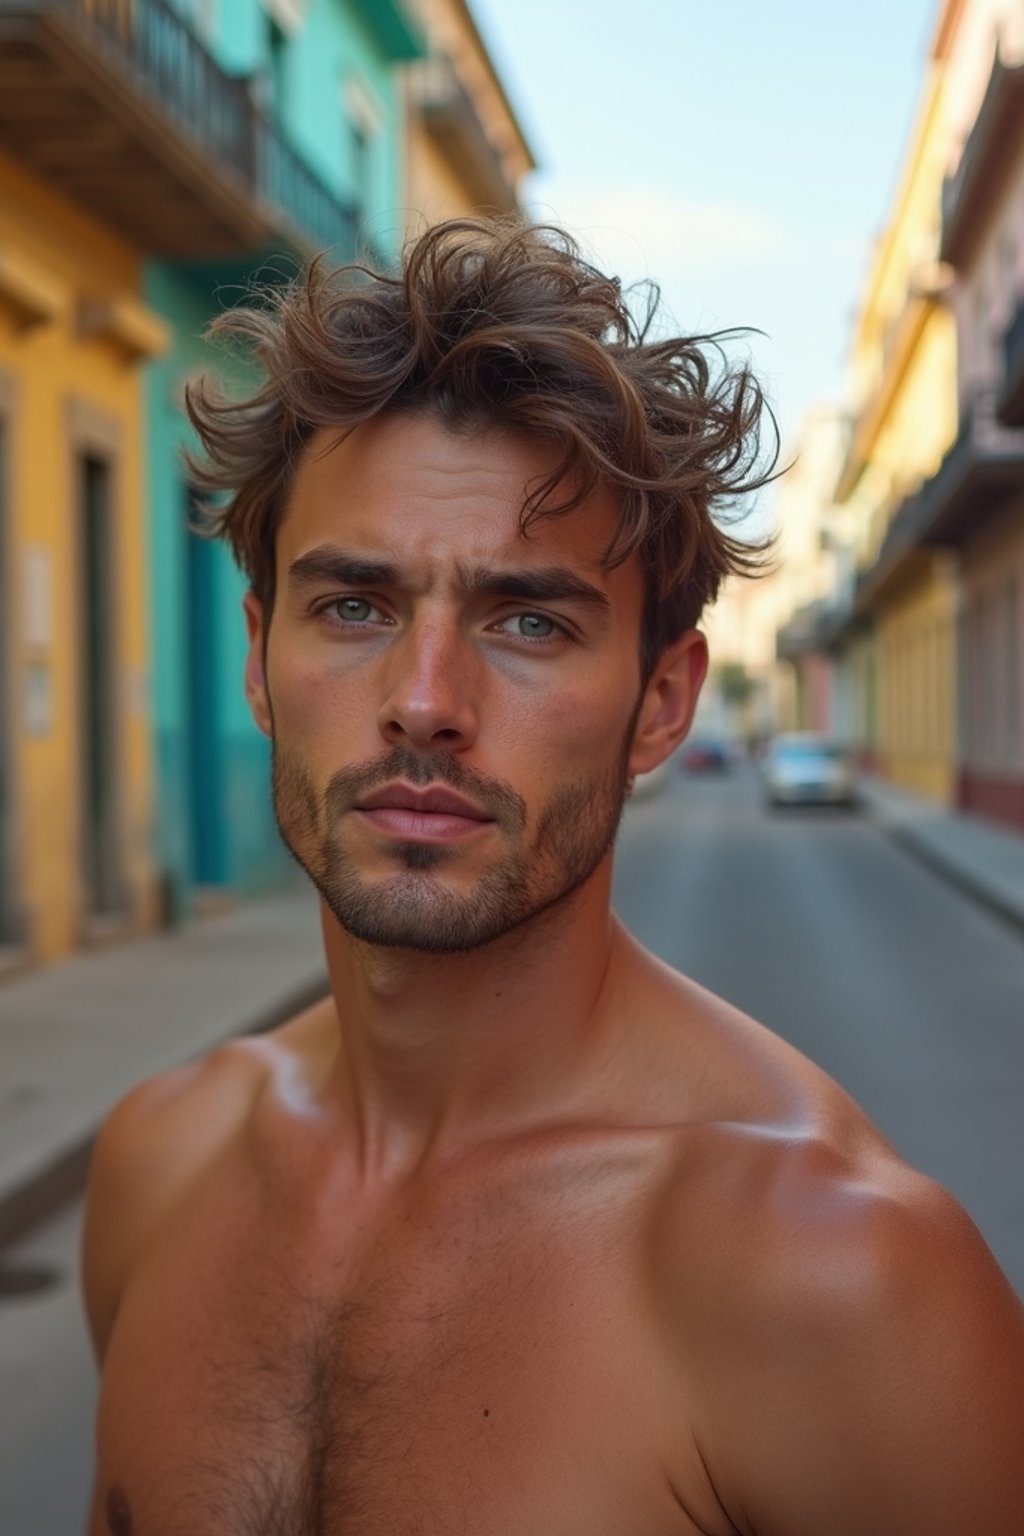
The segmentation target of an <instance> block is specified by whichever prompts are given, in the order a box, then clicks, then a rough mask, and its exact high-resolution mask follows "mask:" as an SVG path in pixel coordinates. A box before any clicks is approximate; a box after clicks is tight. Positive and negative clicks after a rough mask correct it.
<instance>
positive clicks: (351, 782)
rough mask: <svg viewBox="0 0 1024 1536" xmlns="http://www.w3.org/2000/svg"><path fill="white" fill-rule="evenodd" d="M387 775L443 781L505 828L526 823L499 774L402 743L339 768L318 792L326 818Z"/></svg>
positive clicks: (423, 784) (521, 804)
mask: <svg viewBox="0 0 1024 1536" xmlns="http://www.w3.org/2000/svg"><path fill="white" fill-rule="evenodd" d="M393 779H404V780H405V781H406V783H408V784H412V785H413V786H414V787H415V788H416V789H426V788H427V786H428V785H430V784H444V785H446V786H447V788H449V789H454V790H456V791H457V792H458V793H459V794H462V795H465V797H466V799H467V800H472V801H473V802H474V804H476V805H478V806H479V807H480V808H481V810H483V811H485V812H486V813H487V815H488V816H491V817H493V818H494V820H495V821H496V822H497V823H498V824H499V826H502V827H504V828H506V829H507V830H508V831H512V832H518V831H521V830H522V828H523V827H524V826H525V825H526V814H527V812H526V801H525V800H524V799H523V798H522V796H521V795H517V794H516V792H515V790H514V789H511V788H510V787H509V786H508V785H507V784H503V783H502V782H501V781H500V779H491V778H488V777H487V776H486V775H485V774H482V773H479V772H477V770H476V769H475V768H469V767H467V765H466V764H465V763H460V762H459V761H458V760H457V759H456V758H454V757H448V756H433V757H430V756H424V755H423V754H421V753H419V752H414V751H413V750H412V749H411V748H410V747H403V746H397V747H393V748H392V749H391V751H390V752H388V753H387V754H386V756H384V757H379V758H375V759H374V761H373V762H372V763H363V764H360V765H359V766H357V767H352V768H340V769H339V770H338V772H337V773H336V774H334V775H333V776H332V777H331V780H330V782H329V783H328V785H327V789H326V792H325V795H324V803H325V805H326V808H327V814H328V817H329V819H330V820H331V821H333V820H334V819H335V818H336V817H338V816H340V815H341V814H342V813H343V812H344V811H349V810H351V809H352V806H353V805H354V803H355V801H356V800H357V799H358V798H359V797H360V796H361V795H365V794H368V793H369V791H370V790H372V789H376V788H377V787H378V785H381V784H389V783H390V782H391V781H392V780H393Z"/></svg>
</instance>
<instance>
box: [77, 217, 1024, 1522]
mask: <svg viewBox="0 0 1024 1536" xmlns="http://www.w3.org/2000/svg"><path fill="white" fill-rule="evenodd" d="M221 329H223V330H230V331H232V332H233V333H234V334H235V335H236V336H237V335H239V334H241V335H242V336H246V337H248V338H249V339H250V340H251V341H253V342H255V343H256V345H257V347H258V350H259V353H260V357H261V359H262V362H263V365H264V367H265V370H266V384H265V387H264V388H263V390H262V392H261V393H260V394H259V395H258V396H256V397H255V398H254V399H253V400H250V401H248V402H244V403H243V404H241V405H235V406H232V405H231V404H230V403H229V402H227V401H224V400H223V399H220V398H219V397H218V396H216V394H215V393H213V392H212V391H211V390H208V389H205V388H203V389H201V390H200V391H199V393H198V394H197V395H195V396H194V398H193V401H192V410H193V415H194V420H195V421H196V424H197V426H198V428H199V430H200V434H201V436H202V438H203V441H204V446H205V449H206V453H207V454H208V456H209V463H210V466H211V467H210V469H209V472H208V477H207V478H208V483H210V484H211V485H220V486H222V487H229V486H230V487H231V488H232V489H233V492H234V494H233V496H232V498H231V500H230V501H229V503H228V504H227V505H226V506H224V507H222V509H221V511H220V512H219V513H218V514H217V517H218V518H219V523H220V531H221V532H223V533H224V534H225V535H226V536H227V537H229V538H230V539H231V540H232V543H233V545H234V548H235V551H236V553H237V554H238V556H239V558H240V559H241V560H242V562H243V564H244V566H245V568H246V570H247V572H248V574H249V577H250V580H251V583H252V590H251V592H250V593H249V595H248V596H247V598H246V601H245V611H246V617H247V622H248V632H249V636H250V640H251V649H250V653H249V658H248V664H247V670H246V690H247V694H248V699H249V702H250V705H251V708H252V711H253V715H254V717H255V719H256V722H257V723H258V725H259V726H260V728H261V729H262V730H263V731H265V732H266V734H267V735H268V736H269V737H270V738H271V740H272V742H273V752H274V798H275V807H276V813H277V817H278V821H279V824H280V828H281V833H282V836H283V837H284V839H285V841H286V843H287V844H288V846H289V848H290V849H291V851H292V853H293V854H294V856H295V858H296V859H297V860H298V862H299V863H300V864H301V865H302V867H303V868H304V869H305V870H306V871H307V873H308V874H309V876H310V878H311V879H312V881H313V882H314V883H315V885H316V887H317V889H318V890H319V893H320V896H321V911H322V921H323V937H324V946H325V952H326V959H327V965H328V969H329V973H330V983H331V988H330V995H329V997H327V998H325V999H324V1001H323V1002H322V1003H321V1004H319V1005H317V1006H315V1007H314V1008H312V1009H311V1010H309V1011H308V1012H306V1013H304V1014H302V1015H301V1016H300V1017H298V1018H295V1019H293V1020H292V1021H291V1022H290V1023H288V1024H286V1025H285V1026H284V1027H282V1028H280V1029H278V1030H276V1031H274V1032H273V1033H272V1034H270V1035H268V1036H266V1037H263V1038H259V1039H245V1040H238V1041H236V1042H234V1043H233V1044H230V1045H228V1046H225V1047H224V1048H223V1049H221V1050H218V1051H216V1052H215V1053H214V1054H213V1055H212V1056H210V1057H209V1058H208V1059H206V1060H204V1061H202V1062H200V1063H198V1064H195V1065H192V1066H188V1067H186V1068H184V1069H183V1070H181V1071H177V1072H172V1073H170V1074H166V1075H163V1076H161V1077H159V1078H157V1079H155V1080H153V1081H150V1082H147V1083H145V1084H143V1085H142V1086H141V1087H139V1088H138V1089H136V1090H135V1091H134V1092H133V1093H132V1094H131V1095H129V1097H128V1098H127V1099H125V1100H124V1101H123V1102H122V1103H121V1104H120V1105H119V1106H118V1107H117V1108H116V1109H115V1110H114V1112H113V1113H112V1115H111V1116H110V1118H109V1120H108V1122H107V1124H106V1126H105V1128H104V1130H103V1132H102V1135H101V1137H100V1141H99V1144H98V1147H97V1151H96V1156H95V1161H94V1167H93V1173H92V1182H91V1190H90V1197H89V1210H88V1222H87V1236H86V1247H85V1289H86V1296H87V1302H88V1310H89V1316H90V1320H91V1326H92V1329H93V1333H94V1338H95V1344H96V1349H97V1352H98V1355H99V1357H100V1359H101V1360H102V1361H103V1365H104V1380H103V1389H102V1397H101V1405H100V1413H99V1465H98V1474H97V1483H96V1493H95V1501H94V1506H93V1511H92V1515H91V1525H90V1533H91V1536H449V1533H451V1536H693V1533H697V1532H703V1533H706V1536H726V1533H735V1532H742V1533H747V1536H750V1533H758V1536H968V1533H970V1536H974V1533H977V1536H982V1533H984V1536H1020V1533H1021V1532H1022V1531H1024V1454H1022V1448H1024V1326H1022V1313H1021V1308H1020V1306H1019V1304H1018V1302H1017V1300H1016V1299H1015V1297H1014V1295H1013V1293H1012V1291H1011V1289H1010V1287H1009V1285H1008V1284H1007V1282H1006V1280H1005V1279H1004V1277H1003V1276H1002V1274H1001V1273H1000V1271H999V1269H998V1267H997V1266H996V1264H995V1262H994V1260H993V1259H992V1257H991V1255H990V1253H989V1252H988V1250H987V1248H986V1247H985V1245H984V1243H983V1242H982V1240H981V1238H980V1237H979V1235H978V1233H977V1231H976V1230H975V1228H974V1227H973V1225H972V1224H971V1222H970V1220H969V1219H968V1218H967V1216H966V1215H965V1214H964V1212H963V1211H962V1210H961V1209H960V1208H959V1206H957V1205H956V1203H955V1202H954V1201H953V1200H952V1199H951V1198H950V1197H949V1196H948V1195H947V1194H946V1193H945V1192H944V1191H943V1190H942V1189H940V1188H938V1187H936V1185H934V1184H933V1183H932V1182H930V1181H929V1180H928V1179H926V1178H924V1177H922V1176H920V1175H919V1174H917V1173H915V1172H913V1171H912V1170H911V1169H909V1168H908V1167H906V1166H905V1165H904V1164H903V1163H902V1162H901V1161H900V1160H899V1159H898V1158H897V1157H896V1156H895V1155H894V1154H893V1152H892V1150H891V1149H890V1148H889V1147H888V1146H887V1145H886V1144H885V1143H884V1142H883V1141H882V1139H881V1137H880V1136H879V1135H878V1133H877V1132H876V1131H875V1130H874V1129H873V1127H872V1126H871V1125H870V1124H869V1123H868V1122H867V1121H866V1119H865V1117H864V1115H863V1114H862V1113H861V1112H860V1111H859V1110H858V1109H857V1108H856V1106H855V1105H854V1104H852V1103H851V1102H850V1100H849V1099H848V1098H847V1097H846V1095H845V1094H844V1093H843V1092H842V1091H841V1090H840V1089H839V1088H838V1087H837V1086H836V1084H835V1083H834V1082H832V1081H831V1080H830V1079H829V1078H827V1077H826V1076H824V1075H823V1073H821V1072H820V1071H819V1070H818V1069H817V1068H816V1067H815V1066H813V1065H812V1064H811V1063H810V1062H809V1061H807V1060H806V1059H805V1058H804V1057H802V1056H801V1055H800V1054H799V1053H797V1052H796V1051H795V1050H792V1049H790V1047H789V1046H787V1045H785V1044H784V1043H783V1042H782V1041H781V1040H779V1039H778V1038H776V1037H775V1036H774V1035H772V1034H771V1033H769V1032H768V1031H766V1030H765V1029H764V1028H763V1027H761V1026H760V1025H758V1024H757V1023H755V1022H753V1021H752V1020H751V1019H749V1018H746V1017H744V1016H742V1015H741V1014H739V1013H738V1012H737V1011H736V1010H735V1009H734V1008H731V1007H729V1006H728V1005H727V1004H726V1003H724V1002H723V1001H721V1000H720V999H719V998H716V997H714V996H711V995H709V994H708V993H707V992H705V991H703V990H702V989H701V988H700V987H698V986H696V985H695V984H694V983H693V982H691V981H688V980H687V979H686V978H685V977H683V976H680V975H678V974H676V973H675V972H673V971H671V970H669V969H668V968H667V967H666V966H664V965H662V964H660V963H659V962H658V961H656V960H655V959H654V958H653V957H652V956H651V955H649V954H648V953H646V952H645V951H644V950H643V949H642V948H641V947H640V946H639V945H638V944H637V943H636V942H635V941H634V940H633V939H631V938H630V936H629V935H628V934H627V933H626V932H625V931H624V930H623V929H622V927H621V926H620V925H619V924H618V923H617V922H616V920H615V919H614V917H613V916H612V915H611V914H610V910H609V886H610V880H611V847H612V842H613V839H614V834H615V829H616V826H617V823H618V820H619V815H620V811H621V807H622V802H623V798H624V795H625V794H626V793H627V792H628V787H629V782H630V780H631V778H632V776H633V775H635V774H638V773H642V772H644V771H646V770H648V769H651V768H653V767H654V766H655V765H656V764H658V763H660V762H662V761H663V760H664V759H665V758H666V757H667V756H668V754H669V753H670V752H672V750H673V749H674V748H675V747H676V746H678V744H679V743H680V742H681V741H682V739H683V738H684V736H685V734H686V731H687V729H688V727H689V724H690V721H691V718H692V714H693V709H694V704H695V702H696V699H697V695H698V692H699V690H700V687H701V683H702V681H703V678H704V673H705V668H706V649H705V642H704V639H703V637H702V635H701V634H700V633H699V632H698V630H697V629H696V627H695V626H696V622H697V619H698V616H699V614H700V611H701V608H702V606H703V605H704V604H705V603H706V602H707V601H709V600H710V599H711V598H712V597H713V596H714V592H715V590H716V588H717V585H718V582H719V580H720V578H721V576H722V574H723V573H724V572H726V571H727V570H730V569H733V570H734V569H737V568H741V567H742V566H743V564H744V561H745V560H746V562H747V564H748V565H749V564H750V563H751V560H752V559H753V558H754V556H751V555H750V554H749V552H748V554H747V555H744V552H743V548H742V546H740V545H739V544H738V543H737V542H735V541H733V540H731V539H730V538H728V537H726V535H725V534H724V533H723V532H722V530H721V527H720V526H717V527H716V525H715V524H714V523H712V521H711V518H710V511H711V509H712V507H714V506H717V505H718V504H720V503H721V501H722V499H723V497H725V496H727V495H728V494H730V493H735V492H737V491H738V490H739V489H740V488H741V487H742V485H743V484H744V483H748V484H749V483H750V482H751V480H754V479H756V474H755V471H754V469H753V468H752V467H751V465H752V461H751V451H750V450H751V444H752V442H753V439H754V435H755V433H756V427H757V419H758V416H759V413H760V406H761V402H760V397H759V396H758V394H757V390H756V386H755V385H754V384H753V383H752V381H751V380H750V378H749V377H748V376H747V375H746V374H745V373H744V372H743V371H742V370H741V371H740V372H739V373H738V374H733V375H732V376H731V377H728V376H726V377H724V378H723V377H722V376H721V375H717V376H716V377H717V378H718V382H717V383H716V382H715V379H714V378H712V377H709V374H708V372H707V369H706V367H705V357H706V355H707V352H708V347H707V344H706V343H704V344H700V343H697V342H693V341H683V340H675V341H663V342H660V343H653V342H649V341H646V340H645V339H644V335H643V332H642V329H641V330H640V331H638V330H637V329H636V327H635V326H634V325H633V324H632V323H631V322H629V321H628V320H627V317H626V313H625V311H624V309H623V301H622V299H621V296H620V294H619V292H618V289H617V286H616V285H615V284H613V283H611V282H609V281H608V280H607V279H604V278H602V277H601V276H600V275H599V274H598V273H595V272H594V271H592V270H591V269H589V268H588V267H586V266H585V265H584V264H583V263H582V262H581V261H580V260H579V258H578V256H577V255H576V253H575V252H574V250H573V248H572V246H571V243H569V242H568V241H567V240H565V239H563V238H561V237H559V236H558V235H557V234H555V233H552V232H550V231H549V232H547V233H546V234H541V233H538V232H536V231H531V230H525V231H524V230H521V229H520V230H517V229H515V228H510V227H508V226H497V227H490V226H485V225H482V226H474V225H467V224H454V225H450V226H446V227H441V228H440V229H438V230H435V231H433V232H432V233H430V234H428V235H426V236H424V237H423V238H422V239H421V240H420V241H419V242H418V243H417V244H416V245H415V247H414V248H413V249H412V251H411V254H409V255H408V256H407V261H406V265H405V268H404V273H403V277H402V278H401V279H399V280H394V279H364V280H361V281H360V282H359V283H357V284H354V285H353V284H351V283H349V284H348V285H345V284H342V285H334V284H332V283H331V282H329V281H327V280H326V279H325V278H324V277H323V276H322V275H317V274H316V273H314V274H313V276H312V277H311V278H310V279H309V280H308V285H307V287H306V288H305V290H303V288H302V287H301V285H300V288H299V290H298V291H297V293H296V294H294V295H292V296H286V297H285V298H284V299H283V300H281V301H280V303H279V305H278V307H277V309H276V310H275V309H273V308H267V307H263V308H260V309H258V310H254V311H252V312H250V313H248V315H241V316H239V315H238V314H235V315H232V316H228V317H226V319H225V321H224V322H223V323H222V325H221ZM572 448H575V450H576V451H575V455H572V454H570V456H569V457H568V458H567V457H566V450H567V449H572ZM744 477H746V478H745V479H744ZM573 503H575V504H574V505H573ZM544 514H547V515H544ZM685 920H686V917H685V913H681V914H680V921H681V922H685Z"/></svg>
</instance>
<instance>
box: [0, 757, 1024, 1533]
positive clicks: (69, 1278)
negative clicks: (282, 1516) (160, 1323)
mask: <svg viewBox="0 0 1024 1536" xmlns="http://www.w3.org/2000/svg"><path fill="white" fill-rule="evenodd" d="M616 907H617V910H618V912H619V913H620V915H621V916H622V917H623V918H624V919H625V921H626V922H627V924H628V925H629V926H630V927H631V928H632V929H633V930H634V932H636V933H637V934H638V936H639V937H640V938H641V939H642V940H643V941H644V942H645V943H647V944H648V945H650V946H651V947H652V948H653V949H654V950H655V951H656V952H657V953H659V954H660V955H661V956H662V957H663V958H665V959H666V960H668V961H669V962H670V963H672V964H674V965H676V966H678V967H679V968H680V969H682V970H684V971H686V972H687V973H688V974H689V975H691V976H693V977H694V978H695V979H696V980H697V981H699V982H701V983H703V984H704V985H706V986H708V987H710V988H712V989H713V990H715V991H717V992H719V993H721V994H722V995H723V996H725V997H726V998H728V999H729V1000H730V1001H731V1002H733V1003H735V1004H737V1005H738V1006H739V1007H741V1008H743V1009H745V1010H747V1011H748V1012H750V1013H751V1014H753V1015H754V1016H755V1017H757V1018H759V1019H761V1020H762V1022H764V1023H766V1024H768V1025H769V1026H770V1027H772V1028H773V1029H775V1030H777V1031H778V1032H779V1033H780V1034H782V1035H784V1036H785V1037H786V1038H787V1039H788V1040H790V1041H791V1042H792V1043H793V1044H795V1045H796V1046H798V1047H799V1048H800V1049H801V1050H803V1051H805V1052H807V1054H808V1055H810V1056H811V1057H813V1058H814V1059H815V1060H816V1061H817V1062H819V1063H820V1064H821V1065H822V1066H823V1067H824V1068H825V1069H826V1070H828V1071H829V1072H831V1073H832V1074H833V1075H834V1076H835V1077H836V1078H837V1079H838V1080H839V1082H840V1083H841V1084H842V1085H843V1086H844V1087H845V1088H846V1089H847V1090H848V1091H849V1092H850V1093H852V1094H853V1096H854V1097H855V1098H856V1099H858V1100H859V1102H860V1103H861V1104H862V1105H863V1106H864V1107H865V1108H866V1109H867V1110H868V1112H869V1113H870V1114H871V1116H872V1117H873V1118H874V1120H875V1121H876V1123H877V1124H878V1125H879V1126H880V1127H881V1129H882V1130H883V1132H884V1133H885V1134H886V1135H887V1136H888V1137H889V1139H890V1140H891V1141H892V1142H893V1144H894V1145H895V1146H896V1147H897V1149H898V1150H899V1151H900V1152H901V1153H902V1154H903V1155H904V1156H905V1157H907V1158H908V1159H909V1160H910V1161H911V1162H912V1163H914V1164H916V1165H917V1166H918V1167H920V1168H922V1169H924V1170H925V1171H927V1172H928V1173H930V1174H933V1175H934V1176H936V1177H937V1178H939V1179H940V1180H941V1181H942V1182H943V1183H944V1184H946V1185H947V1187H948V1188H950V1189H951V1190H952V1191H953V1192H954V1193H955V1194H956V1195H957V1196H958V1198H959V1199H960V1200H961V1201H962V1202H963V1203H964V1205H965V1206H966V1207H967V1209H968V1210H969V1211H970V1213H971V1215H972V1216H973V1217H974V1219H975V1220H976V1221H977V1223H978V1225H979V1226H980V1227H981V1229H982V1231H983V1233H984V1234H985V1236H986V1238H987V1240H988V1241H989V1243H990V1245H991V1246H992V1248H993V1249H994V1250H995V1252H996V1255H997V1257H998V1258H999V1260H1000V1262H1001V1263H1002V1265H1003V1267H1004V1268H1005V1269H1006V1271H1007V1273H1008V1274H1009V1275H1010V1277H1011V1279H1012V1280H1013V1282H1014V1284H1015V1285H1016V1287H1017V1289H1018V1291H1019V1292H1024V1189H1022V1184H1021V1180H1020V1176H1019V1170H1020V1168H1021V1166H1022V1164H1024V1115H1022V1114H1021V1106H1020V1096H1021V1084H1022V1082H1024V939H1022V937H1021V936H1020V935H1019V934H1017V933H1016V932H1014V931H1013V930H1011V928H1010V927H1009V926H1007V925H1004V924H1003V923H1002V922H1001V921H1000V920H999V919H997V918H995V917H993V916H990V915H989V914H988V913H986V912H985V911H983V910H982V909H981V908H979V907H976V906H974V905H972V903H971V902H970V901H969V900H968V899H967V898H965V897H963V896H962V895H960V894H958V892H957V891H955V890H954V889H953V888H951V887H950V886H948V885H947V884H945V883H944V882H943V881H942V880H941V879H940V878H939V877H938V876H936V875H935V874H933V873H931V872H930V871H928V870H926V869H925V868H923V867H921V866H920V865H918V864H917V863H915V862H914V861H913V860H912V859H911V858H910V857H908V856H907V854H905V853H904V852H902V851H900V850H899V849H897V848H896V847H894V846H893V845H892V844H891V843H890V842H888V841H887V840H886V838H885V837H884V836H883V834H882V833H880V832H879V831H878V830H876V828H875V827H874V826H872V825H871V824H870V823H869V822H868V821H867V820H865V819H864V818H863V817H861V816H859V815H856V814H852V813H847V812H824V811H812V812H809V813H806V812H803V811H789V812H785V813H775V814H769V813H767V812H765V810H764V809H763V808H762V806H761V803H760V798H759V794H758V787H757V781H756V777H755V775H754V772H753V770H752V769H749V768H746V767H742V768H740V769H737V770H735V771H734V772H732V773H730V774H728V775H724V776H721V777H707V778H702V779H697V778H692V777H691V778H684V777H683V776H682V775H681V774H680V773H678V772H676V771H673V774H672V777H671V779H670V781H669V782H668V783H667V784H666V785H664V786H663V787H661V788H659V789H658V790H657V791H656V792H655V793H652V794H651V796H650V797H649V798H643V799H640V800H637V801H636V802H635V803H633V804H632V805H631V806H630V808H629V810H628V813H627V817H626V821H625V825H624V828H623V832H622V835H621V839H620V847H619V856H618V868H617V879H616ZM78 1221H79V1211H78V1209H77V1208H74V1209H70V1210H68V1211H66V1212H64V1213H62V1214H61V1215H60V1216H59V1217H57V1218H56V1219H55V1220H54V1221H52V1222H51V1223H49V1224H48V1225H47V1226H46V1227H45V1228H40V1229H39V1230H38V1231H37V1232H36V1233H35V1234H33V1235H32V1236H31V1238H29V1239H27V1240H26V1241H25V1242H24V1243H22V1244H21V1245H20V1246H19V1247H18V1248H16V1249H11V1250H9V1251H8V1252H7V1253H6V1254H5V1255H3V1256H2V1261H0V1467H2V1474H0V1477H2V1481H0V1529H2V1530H3V1531H4V1533H5V1536H6V1533H11V1536H22V1533H25V1536H29V1533H31V1536H81V1528H82V1510H83V1507H84V1503H85V1499H86V1497H87V1484H88V1478H89V1466H90V1459H91V1452H90V1444H91V1434H92V1426H91V1418H92V1397H93V1390H94V1389H93V1382H92V1373H91V1368H90V1365H89V1360H88V1349H87V1345H86V1342H85V1339H84V1334H83V1331H82V1327H81V1324H80V1321H79V1304H78V1300H77V1293H76V1281H75V1265H76V1256H75V1248H76V1242H77V1227H78Z"/></svg>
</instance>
